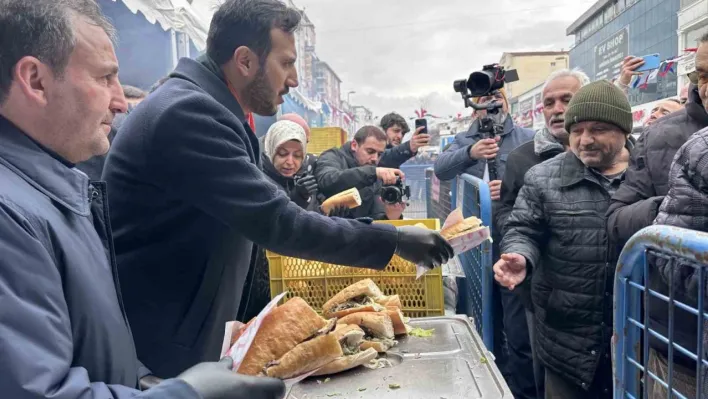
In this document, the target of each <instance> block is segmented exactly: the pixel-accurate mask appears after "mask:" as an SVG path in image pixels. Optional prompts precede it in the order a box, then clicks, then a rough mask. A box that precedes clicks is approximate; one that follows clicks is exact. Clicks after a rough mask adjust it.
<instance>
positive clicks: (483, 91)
mask: <svg viewBox="0 0 708 399" xmlns="http://www.w3.org/2000/svg"><path fill="white" fill-rule="evenodd" d="M493 85H494V74H492V72H489V71H480V72H473V73H472V74H471V75H470V78H469V80H468V81H467V88H468V89H470V93H471V94H472V96H473V97H483V96H485V95H487V94H488V93H489V92H490V91H491V90H492V86H493Z"/></svg>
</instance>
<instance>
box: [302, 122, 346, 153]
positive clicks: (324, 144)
mask: <svg viewBox="0 0 708 399" xmlns="http://www.w3.org/2000/svg"><path fill="white" fill-rule="evenodd" d="M346 139H347V137H346V133H345V132H344V130H343V129H342V128H339V127H313V128H312V129H310V142H309V143H307V152H309V153H310V154H315V155H320V154H321V153H323V152H325V151H327V150H329V149H330V148H335V147H337V148H339V147H341V146H342V144H344V142H345V141H346Z"/></svg>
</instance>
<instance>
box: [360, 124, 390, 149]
mask: <svg viewBox="0 0 708 399" xmlns="http://www.w3.org/2000/svg"><path fill="white" fill-rule="evenodd" d="M369 137H375V138H376V140H378V141H388V137H386V133H384V131H383V130H381V129H380V128H378V127H376V126H364V127H362V128H361V129H359V130H358V131H357V132H356V134H355V135H354V141H356V142H357V144H359V145H361V144H364V142H365V141H366V139H368V138H369Z"/></svg>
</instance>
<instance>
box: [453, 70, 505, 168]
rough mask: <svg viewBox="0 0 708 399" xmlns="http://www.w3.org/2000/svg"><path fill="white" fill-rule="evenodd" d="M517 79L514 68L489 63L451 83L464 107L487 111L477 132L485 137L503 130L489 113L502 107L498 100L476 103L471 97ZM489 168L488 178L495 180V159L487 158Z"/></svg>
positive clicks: (488, 92)
mask: <svg viewBox="0 0 708 399" xmlns="http://www.w3.org/2000/svg"><path fill="white" fill-rule="evenodd" d="M518 80H519V74H518V73H517V72H516V70H515V69H512V70H509V71H507V70H505V69H504V67H503V66H501V65H499V64H490V65H485V66H484V67H482V70H481V71H477V72H472V73H471V74H470V76H469V78H467V79H460V80H456V81H455V82H454V83H453V89H454V90H455V92H457V93H460V94H461V95H462V100H463V101H464V102H465V108H472V109H474V110H475V111H487V115H486V116H485V117H483V118H480V119H479V132H480V133H481V134H482V136H483V137H485V138H492V139H493V138H495V137H496V136H497V135H498V134H501V133H502V132H503V131H504V126H501V125H498V124H495V123H494V121H493V120H492V119H491V118H490V117H489V115H490V114H491V115H495V114H497V113H499V110H500V109H502V108H503V107H504V104H502V103H501V102H499V101H492V102H489V103H487V104H476V103H475V102H474V101H472V99H473V98H478V97H487V96H491V95H494V94H497V93H498V92H499V90H500V89H501V88H503V87H504V83H512V82H516V81H518ZM487 167H488V169H489V180H497V164H496V160H495V159H488V160H487Z"/></svg>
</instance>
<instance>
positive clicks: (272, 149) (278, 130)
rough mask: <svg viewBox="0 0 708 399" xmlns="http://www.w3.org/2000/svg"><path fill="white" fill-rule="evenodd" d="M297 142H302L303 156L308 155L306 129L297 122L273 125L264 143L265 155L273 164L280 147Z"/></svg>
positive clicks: (280, 122) (282, 122)
mask: <svg viewBox="0 0 708 399" xmlns="http://www.w3.org/2000/svg"><path fill="white" fill-rule="evenodd" d="M290 140H295V141H298V142H300V145H302V153H303V155H304V154H306V153H307V136H306V135H305V129H303V128H302V127H301V126H300V125H298V124H297V123H295V122H290V121H285V120H283V121H278V122H275V123H274V124H273V125H271V127H270V129H268V133H266V136H265V141H264V147H265V148H264V149H263V150H264V152H265V155H266V156H267V157H268V159H270V161H271V162H273V158H275V154H276V153H277V152H278V147H280V146H281V145H283V144H284V143H286V142H288V141H290Z"/></svg>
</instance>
